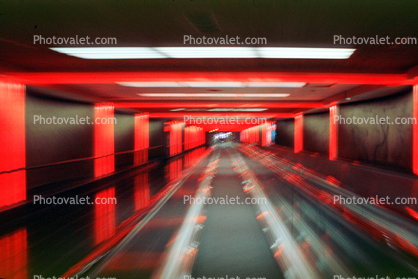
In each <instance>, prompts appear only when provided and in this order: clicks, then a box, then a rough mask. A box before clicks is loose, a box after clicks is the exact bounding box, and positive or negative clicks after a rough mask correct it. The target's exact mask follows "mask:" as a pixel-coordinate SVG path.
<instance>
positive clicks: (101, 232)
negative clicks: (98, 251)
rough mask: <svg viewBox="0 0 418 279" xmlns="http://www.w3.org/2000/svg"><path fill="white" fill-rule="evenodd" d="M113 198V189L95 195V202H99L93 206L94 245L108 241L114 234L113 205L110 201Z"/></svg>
mask: <svg viewBox="0 0 418 279" xmlns="http://www.w3.org/2000/svg"><path fill="white" fill-rule="evenodd" d="M112 198H115V188H114V187H111V188H109V189H106V190H103V191H101V192H99V193H97V194H96V195H95V200H94V202H96V201H97V200H99V203H95V205H94V215H95V222H94V231H95V236H96V237H95V243H96V244H99V243H100V242H102V241H104V240H106V239H109V238H110V237H112V236H113V235H114V234H115V230H116V223H115V204H114V202H111V199H112Z"/></svg>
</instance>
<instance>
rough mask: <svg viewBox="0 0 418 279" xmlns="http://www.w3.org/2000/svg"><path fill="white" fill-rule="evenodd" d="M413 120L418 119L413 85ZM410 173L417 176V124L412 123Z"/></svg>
mask: <svg viewBox="0 0 418 279" xmlns="http://www.w3.org/2000/svg"><path fill="white" fill-rule="evenodd" d="M413 95H414V99H413V109H414V112H413V113H414V119H415V121H416V120H417V119H418V85H414V93H413ZM412 171H413V172H414V173H415V174H418V123H416V122H414V124H413V125H412Z"/></svg>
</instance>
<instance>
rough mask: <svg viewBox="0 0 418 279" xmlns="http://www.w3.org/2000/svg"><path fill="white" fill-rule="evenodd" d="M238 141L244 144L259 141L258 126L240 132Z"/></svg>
mask: <svg viewBox="0 0 418 279" xmlns="http://www.w3.org/2000/svg"><path fill="white" fill-rule="evenodd" d="M240 141H241V142H244V143H255V142H259V141H260V130H259V127H258V126H254V127H251V128H248V129H245V130H243V131H241V133H240Z"/></svg>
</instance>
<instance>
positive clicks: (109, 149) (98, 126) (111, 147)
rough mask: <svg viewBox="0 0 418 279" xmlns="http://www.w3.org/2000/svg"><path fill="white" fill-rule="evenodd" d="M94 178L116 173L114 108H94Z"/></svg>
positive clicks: (103, 106) (105, 106)
mask: <svg viewBox="0 0 418 279" xmlns="http://www.w3.org/2000/svg"><path fill="white" fill-rule="evenodd" d="M94 121H95V122H94V157H101V158H98V159H95V160H94V176H95V177H99V176H102V175H105V174H108V173H112V172H114V171H115V156H114V155H113V154H114V152H115V144H114V108H113V106H109V105H97V106H96V107H95V108H94Z"/></svg>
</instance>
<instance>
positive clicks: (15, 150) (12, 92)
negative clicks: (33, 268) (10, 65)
mask: <svg viewBox="0 0 418 279" xmlns="http://www.w3.org/2000/svg"><path fill="white" fill-rule="evenodd" d="M0 103H1V107H0V119H1V121H0V130H1V133H0V146H1V148H0V172H6V171H13V170H16V169H21V168H25V167H26V144H25V88H24V86H23V85H21V84H11V83H4V82H0ZM0 193H1V195H0V207H2V206H6V205H11V204H14V203H17V202H19V201H23V200H26V171H25V170H20V171H13V172H10V173H4V174H0ZM0 276H1V275H0Z"/></svg>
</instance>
